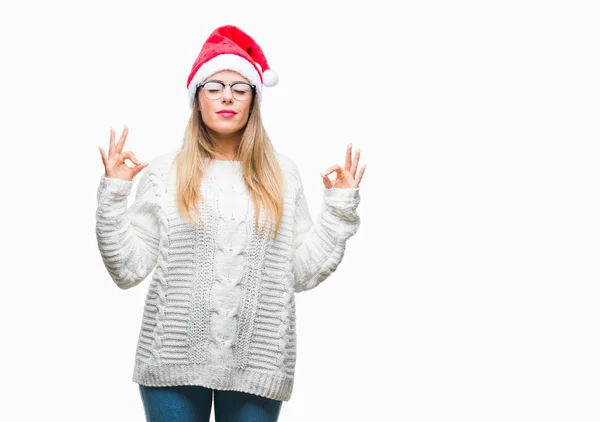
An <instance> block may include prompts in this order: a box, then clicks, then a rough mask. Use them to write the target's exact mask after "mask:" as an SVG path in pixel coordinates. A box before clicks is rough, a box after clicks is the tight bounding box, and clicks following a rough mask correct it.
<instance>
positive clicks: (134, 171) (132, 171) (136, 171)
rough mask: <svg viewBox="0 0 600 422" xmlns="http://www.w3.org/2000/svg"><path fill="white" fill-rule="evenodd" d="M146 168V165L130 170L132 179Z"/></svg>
mask: <svg viewBox="0 0 600 422" xmlns="http://www.w3.org/2000/svg"><path fill="white" fill-rule="evenodd" d="M146 167H148V163H143V164H140V165H139V166H135V167H133V168H132V169H131V173H132V174H133V176H132V178H133V177H135V176H137V174H138V173H139V172H140V171H142V170H144V169H145V168H146Z"/></svg>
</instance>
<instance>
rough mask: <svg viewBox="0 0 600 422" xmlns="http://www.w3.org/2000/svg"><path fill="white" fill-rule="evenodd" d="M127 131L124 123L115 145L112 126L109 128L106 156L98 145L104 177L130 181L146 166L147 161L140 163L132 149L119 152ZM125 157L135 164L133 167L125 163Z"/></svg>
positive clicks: (121, 149)
mask: <svg viewBox="0 0 600 422" xmlns="http://www.w3.org/2000/svg"><path fill="white" fill-rule="evenodd" d="M128 133H129V128H128V127H127V125H125V128H124V129H123V133H122V134H121V137H120V138H119V142H117V145H115V130H114V129H113V128H112V127H111V128H110V144H109V147H108V157H107V156H106V154H105V153H104V149H103V148H102V147H98V149H99V150H100V155H101V156H102V162H103V163H104V169H105V173H104V174H105V176H106V177H109V178H111V179H121V180H128V181H131V180H133V178H134V177H135V176H136V175H137V174H138V173H139V172H140V171H142V170H143V169H144V168H145V167H147V166H148V163H140V162H139V161H138V159H137V158H136V157H135V154H134V153H133V152H132V151H127V152H123V153H121V151H123V145H125V140H126V139H127V134H128ZM126 159H129V160H130V161H131V162H132V163H133V164H135V167H129V166H128V165H127V164H125V160H126Z"/></svg>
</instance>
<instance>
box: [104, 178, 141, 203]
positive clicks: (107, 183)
mask: <svg viewBox="0 0 600 422" xmlns="http://www.w3.org/2000/svg"><path fill="white" fill-rule="evenodd" d="M132 188H133V180H122V179H113V178H110V177H106V176H105V175H102V176H101V177H100V184H99V186H98V193H97V195H96V199H98V200H100V197H101V196H102V195H109V196H110V197H112V198H122V197H125V198H127V197H128V196H129V194H130V193H131V189H132Z"/></svg>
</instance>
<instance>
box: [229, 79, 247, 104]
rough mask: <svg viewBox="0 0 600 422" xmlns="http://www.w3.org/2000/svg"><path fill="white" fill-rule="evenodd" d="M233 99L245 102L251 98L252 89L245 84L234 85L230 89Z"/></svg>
mask: <svg viewBox="0 0 600 422" xmlns="http://www.w3.org/2000/svg"><path fill="white" fill-rule="evenodd" d="M231 92H232V93H233V97H234V98H235V99H236V100H238V101H246V100H249V99H250V98H251V97H252V87H251V86H250V85H248V84H246V83H236V84H233V85H232V87H231Z"/></svg>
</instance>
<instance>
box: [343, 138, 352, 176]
mask: <svg viewBox="0 0 600 422" xmlns="http://www.w3.org/2000/svg"><path fill="white" fill-rule="evenodd" d="M351 166H352V143H349V144H348V146H347V147H346V164H345V165H344V169H346V170H348V171H350V167H351Z"/></svg>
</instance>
